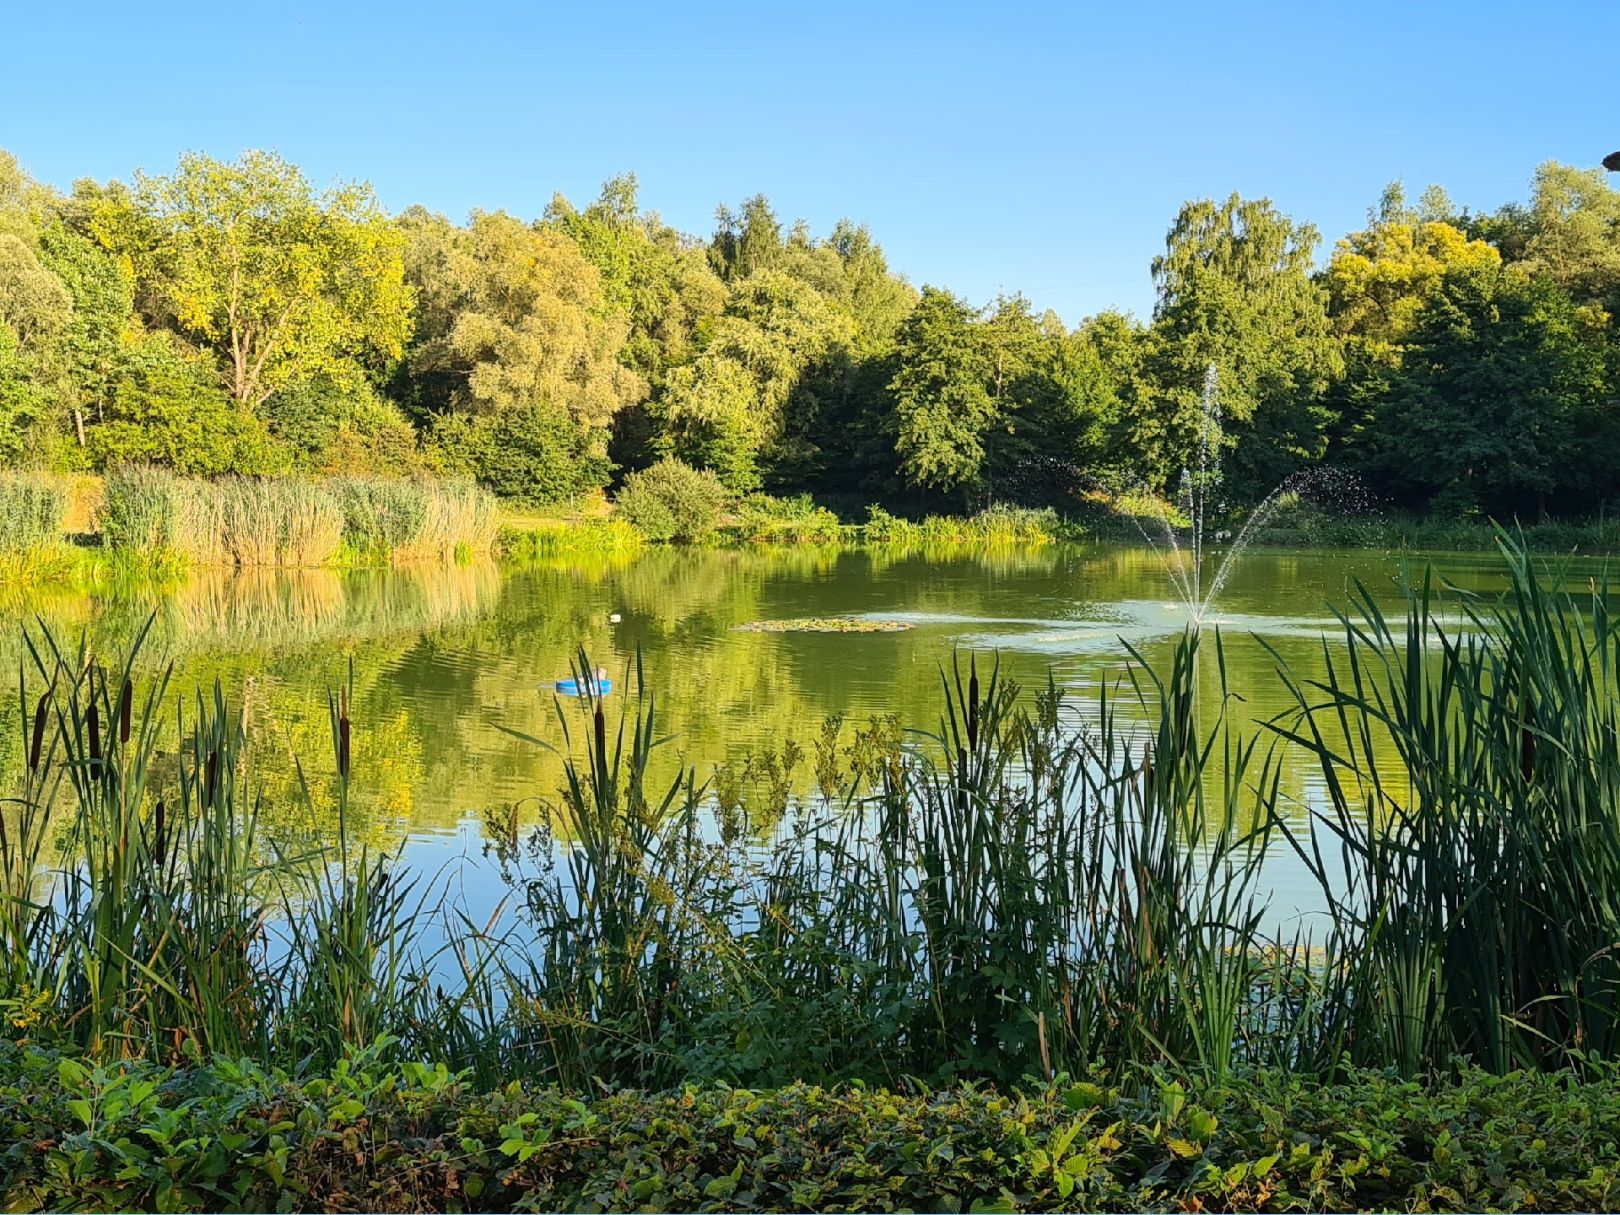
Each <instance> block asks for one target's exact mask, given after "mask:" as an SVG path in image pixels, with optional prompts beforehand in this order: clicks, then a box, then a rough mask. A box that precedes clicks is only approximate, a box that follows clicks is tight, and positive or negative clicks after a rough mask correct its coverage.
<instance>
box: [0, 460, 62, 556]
mask: <svg viewBox="0 0 1620 1215" xmlns="http://www.w3.org/2000/svg"><path fill="white" fill-rule="evenodd" d="M67 507H68V494H67V489H66V487H65V486H64V485H63V483H62V482H61V481H60V480H59V479H57V478H55V477H50V476H46V475H45V474H43V473H34V472H0V549H4V550H6V551H8V552H14V553H26V552H31V551H33V550H35V549H43V548H49V547H51V546H53V545H56V544H60V543H61V542H62V521H63V519H64V518H66V516H67Z"/></svg>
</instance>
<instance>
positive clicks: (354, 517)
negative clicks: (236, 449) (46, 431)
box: [101, 467, 498, 567]
mask: <svg viewBox="0 0 1620 1215" xmlns="http://www.w3.org/2000/svg"><path fill="white" fill-rule="evenodd" d="M497 524H498V515H497V510H496V506H495V503H494V500H493V499H492V498H491V497H490V496H489V495H488V494H486V493H484V492H483V491H482V490H480V489H478V488H476V487H475V486H471V485H462V484H458V483H436V482H429V481H419V480H404V479H399V478H388V477H355V476H350V477H339V478H333V479H331V480H327V481H314V480H306V479H302V478H297V477H279V478H255V477H221V478H218V479H215V480H211V481H208V480H200V479H194V478H185V477H179V476H176V475H175V474H173V473H171V472H168V471H166V470H163V469H156V468H142V467H136V468H122V469H118V470H115V471H114V472H111V473H109V474H108V476H107V482H106V492H105V501H104V505H103V508H102V516H101V525H102V535H103V539H104V541H105V543H106V544H107V545H108V546H109V547H110V548H112V549H115V550H117V551H120V552H128V553H143V554H161V555H165V556H167V557H171V558H179V559H182V560H184V561H188V562H191V563H194V564H198V565H228V566H241V567H264V566H290V567H314V566H323V565H331V564H335V563H341V562H345V561H350V562H353V561H358V562H362V563H368V562H387V561H396V560H397V561H409V560H418V559H424V558H435V559H450V558H457V557H473V556H480V555H484V554H487V553H488V552H489V550H490V548H491V546H492V545H493V543H494V538H495V532H496V529H497Z"/></svg>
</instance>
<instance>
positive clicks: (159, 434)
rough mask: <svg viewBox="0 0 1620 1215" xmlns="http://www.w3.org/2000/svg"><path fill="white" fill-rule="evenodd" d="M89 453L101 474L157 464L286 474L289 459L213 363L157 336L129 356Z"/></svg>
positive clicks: (197, 471) (206, 472)
mask: <svg viewBox="0 0 1620 1215" xmlns="http://www.w3.org/2000/svg"><path fill="white" fill-rule="evenodd" d="M85 446H86V449H87V451H88V454H89V457H90V463H91V466H92V467H93V468H98V469H111V468H116V467H118V466H119V465H122V464H159V465H162V466H164V467H165V468H172V469H174V470H175V471H176V472H181V473H191V474H194V475H199V476H216V475H218V474H220V473H227V472H235V473H251V474H254V475H270V474H274V473H280V472H285V471H286V469H287V454H286V452H285V451H284V450H282V448H281V447H280V446H279V445H278V444H277V443H276V442H275V441H274V440H273V439H272V438H271V437H270V434H269V432H268V431H266V430H265V427H264V423H262V422H261V421H260V420H259V419H258V418H257V417H256V416H255V415H253V414H250V413H244V412H243V411H242V410H240V409H238V408H237V407H236V405H235V404H234V403H233V402H232V401H231V400H230V398H229V397H227V396H226V395H225V394H224V393H223V392H221V391H220V388H219V385H218V381H217V379H216V377H215V374H214V372H213V369H212V368H211V367H210V366H209V364H208V362H207V361H206V360H204V359H202V358H200V357H198V356H196V355H194V354H191V353H189V352H186V351H184V350H181V349H180V348H178V347H177V345H176V344H175V343H174V342H173V341H171V340H170V339H168V338H167V337H166V336H159V335H147V336H145V337H142V338H141V339H140V340H139V341H138V342H137V343H136V344H135V345H133V346H132V347H131V348H130V349H128V350H127V351H126V352H125V353H124V354H123V356H122V358H121V361H120V363H119V367H118V372H117V375H116V377H115V379H114V380H113V382H112V384H111V386H110V392H109V396H108V400H107V403H106V409H105V412H104V416H102V417H101V418H99V419H98V420H96V421H95V422H93V423H92V424H91V425H90V426H89V427H87V430H86V435H85Z"/></svg>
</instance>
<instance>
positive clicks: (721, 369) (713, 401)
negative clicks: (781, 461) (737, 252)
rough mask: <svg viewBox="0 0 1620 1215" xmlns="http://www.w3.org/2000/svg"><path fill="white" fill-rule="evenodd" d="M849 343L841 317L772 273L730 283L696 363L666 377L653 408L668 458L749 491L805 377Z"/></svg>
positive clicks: (809, 290) (812, 293)
mask: <svg viewBox="0 0 1620 1215" xmlns="http://www.w3.org/2000/svg"><path fill="white" fill-rule="evenodd" d="M852 336H853V326H852V324H851V322H850V319H849V316H848V314H847V313H846V312H844V311H843V310H841V309H839V308H838V307H836V306H835V305H833V304H832V303H830V302H829V301H828V300H827V299H826V298H825V297H824V296H822V295H821V294H820V293H819V292H817V291H816V290H815V289H814V288H813V287H810V286H809V285H807V284H805V283H803V282H801V281H799V280H798V279H795V278H793V277H792V276H790V275H788V274H786V273H784V272H782V271H780V270H762V271H760V272H758V273H757V274H753V275H750V276H749V277H748V278H747V279H744V280H742V281H741V282H739V283H737V284H736V286H735V288H734V290H733V292H732V297H731V300H730V301H729V302H728V303H727V305H726V310H725V312H724V313H722V314H721V316H720V317H719V318H718V319H717V320H716V321H715V322H714V325H713V329H712V332H711V334H710V337H709V339H708V341H707V343H706V344H705V345H704V348H703V353H702V354H701V355H700V356H699V357H698V358H697V360H696V361H695V362H693V363H692V364H690V365H689V366H687V367H683V368H679V369H678V370H677V371H676V372H675V373H673V374H672V375H671V376H670V378H669V380H668V383H667V385H666V388H665V393H664V397H663V400H662V401H661V402H660V403H659V413H660V417H661V419H662V421H663V425H664V427H665V430H666V434H667V437H668V442H669V445H670V448H671V451H672V454H675V455H677V456H679V457H681V458H682V459H683V460H686V461H687V462H688V463H692V464H695V465H697V466H699V467H705V468H712V469H714V471H715V472H717V473H719V474H720V476H721V479H722V480H724V481H726V483H727V484H728V485H729V486H730V487H731V488H733V489H739V490H747V489H753V488H755V487H757V486H758V485H759V484H760V480H761V465H762V463H764V462H768V461H769V460H770V459H771V458H772V457H773V455H774V452H773V450H772V449H773V448H774V446H775V445H776V444H777V443H778V442H779V441H780V440H781V438H782V436H783V433H784V422H785V409H786V406H787V403H788V401H789V399H790V398H791V397H792V396H793V394H794V392H795V390H796V389H798V387H799V385H800V378H801V376H802V375H803V374H804V372H805V370H806V368H808V367H810V366H811V365H812V364H813V363H815V362H817V361H818V360H821V359H824V358H826V357H828V355H829V354H830V353H831V352H832V351H833V350H834V349H835V348H841V347H844V346H847V345H848V344H849V342H850V340H851V338H852Z"/></svg>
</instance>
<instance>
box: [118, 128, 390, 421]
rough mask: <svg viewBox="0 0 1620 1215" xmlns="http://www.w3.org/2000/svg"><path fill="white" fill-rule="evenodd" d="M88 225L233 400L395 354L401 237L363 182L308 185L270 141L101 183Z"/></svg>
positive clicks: (250, 402) (246, 403)
mask: <svg viewBox="0 0 1620 1215" xmlns="http://www.w3.org/2000/svg"><path fill="white" fill-rule="evenodd" d="M92 225H93V228H94V231H95V233H96V235H97V236H98V238H99V239H100V240H101V241H102V243H103V244H104V245H105V246H106V247H107V248H109V249H111V250H113V251H115V252H117V253H120V254H122V255H126V256H128V257H129V258H130V259H131V261H132V264H133V265H134V267H135V273H136V277H137V280H138V282H139V283H140V284H142V286H143V289H144V290H147V291H150V292H151V294H152V295H153V296H154V297H155V298H156V299H159V300H161V301H162V302H163V304H164V305H165V306H166V307H167V309H168V310H169V311H168V315H167V316H164V317H149V319H152V320H165V321H167V320H172V322H173V324H174V325H175V326H176V327H177V328H178V329H179V330H180V331H181V332H183V333H185V334H186V335H188V336H190V337H191V338H193V339H194V340H196V341H198V342H200V343H202V344H204V345H205V346H207V348H208V349H210V350H211V351H213V352H214V353H215V355H216V356H217V357H218V359H219V361H220V365H221V370H222V374H223V376H224V381H225V385H226V390H227V392H228V393H229V394H230V396H231V397H232V398H233V399H234V400H235V401H236V403H237V405H238V407H239V408H241V409H242V410H244V411H246V410H251V409H254V408H257V407H258V406H259V405H260V404H262V403H263V402H264V401H265V400H266V399H268V398H269V397H270V395H271V394H272V393H274V392H276V391H277V390H278V389H280V388H283V387H286V386H288V385H291V384H297V383H299V382H302V381H306V380H311V379H315V378H317V377H320V376H325V377H328V378H333V379H336V378H343V377H345V376H353V375H355V374H356V370H355V367H354V363H353V360H355V359H356V358H361V357H365V356H367V355H373V356H382V357H397V356H398V355H399V354H400V353H401V352H402V350H403V343H404V341H405V338H406V336H407V334H408V333H409V330H410V308H411V300H410V291H409V290H408V289H407V287H406V285H405V278H404V260H403V257H402V249H403V245H402V241H401V238H400V235H399V233H398V231H397V229H396V228H395V226H394V225H393V224H392V223H390V222H389V220H388V218H387V217H386V216H385V215H384V214H383V212H382V209H381V208H380V207H379V206H378V204H377V200H376V198H375V197H374V196H373V194H372V192H371V189H370V188H369V187H368V186H364V185H358V184H344V185H338V186H334V187H333V188H331V189H329V190H326V191H324V192H321V193H317V192H316V191H315V190H314V188H313V187H312V186H311V185H310V183H309V182H308V181H307V180H306V179H305V178H304V175H303V174H302V173H301V172H300V171H299V170H298V169H297V168H296V167H294V166H293V165H290V164H288V163H287V162H286V161H284V160H282V159H281V158H280V157H278V156H276V155H274V154H273V153H269V152H247V153H245V154H244V155H243V156H242V157H241V159H239V160H237V161H236V162H234V163H229V164H227V163H224V162H221V161H217V160H214V159H212V158H210V157H207V156H203V155H200V154H196V153H189V154H187V155H185V156H183V157H181V159H180V164H179V167H178V168H177V170H176V171H175V173H174V175H173V176H170V177H147V176H144V175H139V174H138V175H137V176H136V179H135V185H134V188H133V189H132V190H129V191H123V190H113V191H109V192H108V193H107V194H106V195H105V196H104V198H103V199H102V200H101V203H100V205H99V207H98V208H97V213H96V214H95V216H94V218H93V220H92Z"/></svg>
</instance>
